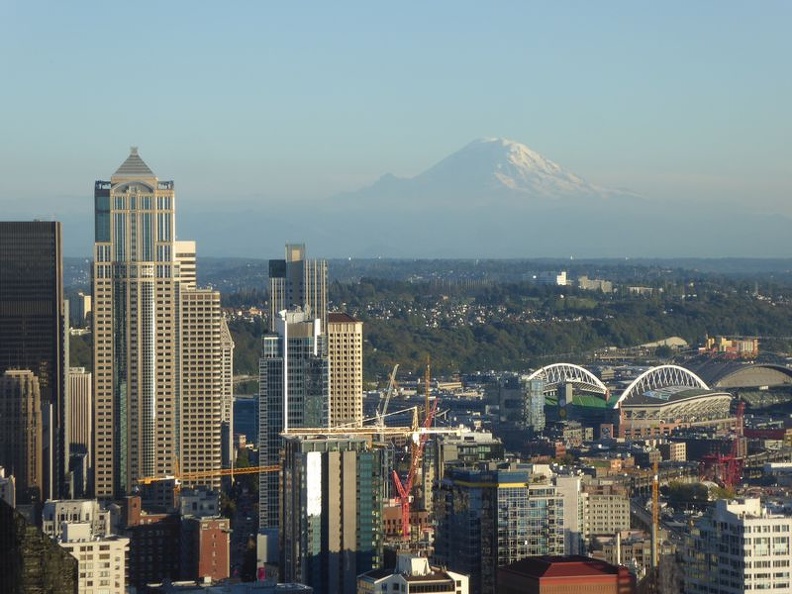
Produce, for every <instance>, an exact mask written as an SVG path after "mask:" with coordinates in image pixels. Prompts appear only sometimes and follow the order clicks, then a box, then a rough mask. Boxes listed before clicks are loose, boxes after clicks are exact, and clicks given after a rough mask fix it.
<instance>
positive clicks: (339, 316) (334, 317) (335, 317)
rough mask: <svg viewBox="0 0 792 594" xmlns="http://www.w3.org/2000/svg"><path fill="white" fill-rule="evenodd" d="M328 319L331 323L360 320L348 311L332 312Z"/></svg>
mask: <svg viewBox="0 0 792 594" xmlns="http://www.w3.org/2000/svg"><path fill="white" fill-rule="evenodd" d="M327 321H328V322H329V323H331V324H349V323H354V322H357V321H358V320H357V319H355V318H353V317H352V316H350V315H349V314H347V313H344V312H340V311H337V312H332V313H328V314H327Z"/></svg>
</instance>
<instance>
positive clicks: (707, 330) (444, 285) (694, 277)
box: [70, 260, 792, 380]
mask: <svg viewBox="0 0 792 594" xmlns="http://www.w3.org/2000/svg"><path fill="white" fill-rule="evenodd" d="M569 264H570V266H569V267H567V268H568V269H569V270H572V269H573V267H574V266H577V267H578V268H579V270H577V269H576V272H575V274H583V273H588V274H590V275H591V276H592V278H593V277H595V276H598V277H602V278H608V279H611V280H613V286H614V291H613V292H611V293H603V292H599V291H585V290H582V289H578V288H574V287H571V286H548V285H539V284H536V283H534V282H531V281H530V280H527V279H529V277H530V274H528V273H526V270H529V271H530V270H531V269H532V268H531V267H533V269H535V270H541V269H542V266H545V265H543V264H541V263H532V264H530V265H529V263H525V262H519V261H502V262H501V261H491V262H490V261H487V262H485V261H481V262H479V261H470V262H461V261H377V260H372V261H349V262H347V261H339V262H333V263H331V265H330V266H329V268H330V270H331V271H333V272H334V273H333V275H331V282H330V283H329V285H328V299H329V306H330V309H331V311H345V312H347V313H349V314H351V315H353V316H355V317H357V318H359V319H360V320H362V321H363V322H364V365H365V375H366V378H367V379H369V380H374V379H377V378H384V377H386V376H387V374H388V373H389V371H390V369H391V368H392V366H393V365H394V364H395V363H399V364H400V365H401V367H402V369H403V370H404V371H405V372H407V371H411V370H412V371H415V372H418V370H419V369H421V368H422V366H423V365H424V364H425V361H426V357H427V356H430V357H431V361H432V368H433V370H434V372H435V373H438V374H450V373H455V372H462V373H469V372H475V371H484V370H490V369H495V370H517V371H520V370H525V369H527V368H531V367H536V366H538V365H541V364H545V363H549V362H553V361H560V360H565V361H570V362H578V363H586V362H591V361H592V358H593V357H594V355H595V354H597V353H602V352H603V351H604V350H605V349H608V348H611V347H615V348H626V347H634V346H637V345H640V344H644V343H647V342H652V341H656V340H660V339H663V338H667V337H670V336H679V337H681V338H683V339H685V340H686V341H687V342H688V343H690V344H691V345H697V344H699V343H701V341H702V340H704V338H705V337H706V336H708V335H709V336H718V335H724V336H731V337H734V336H758V337H760V349H761V351H762V352H763V353H768V354H769V353H787V352H789V351H790V350H792V346H791V345H792V340H790V337H792V315H791V314H792V300H790V296H791V295H792V276H790V274H789V270H788V269H786V268H783V266H782V264H783V262H776V261H769V263H768V262H766V261H757V262H755V263H754V262H750V261H742V260H740V261H735V262H731V261H723V262H721V261H701V262H692V263H691V264H696V266H697V267H698V268H697V269H693V270H691V269H686V268H681V267H671V266H667V265H665V264H664V265H659V264H652V265H650V264H647V263H643V264H640V263H637V262H636V263H632V262H630V263H622V264H620V265H618V266H617V265H616V264H614V263H612V262H610V263H607V265H605V264H602V265H599V266H598V267H594V268H592V266H593V264H592V263H578V262H575V263H569ZM705 265H708V266H716V265H717V267H718V268H719V269H722V270H724V272H720V273H715V272H711V271H708V270H707V271H703V270H702V269H701V268H702V267H703V266H705ZM770 265H772V266H773V267H774V268H773V269H771V270H765V269H764V268H763V266H764V267H767V266H770ZM751 267H755V271H754V272H753V273H750V272H748V271H747V269H749V268H751ZM216 268H217V271H216V273H215V275H214V276H212V275H210V276H208V279H209V280H210V281H211V283H212V285H213V286H218V287H221V292H222V300H223V306H224V307H225V308H226V311H227V313H228V315H229V324H230V328H231V331H232V334H233V336H234V341H235V344H236V349H235V368H236V369H235V371H236V373H237V374H243V375H255V374H257V371H258V358H259V351H260V339H261V335H262V333H263V331H264V328H265V327H266V320H264V319H263V318H262V317H260V316H257V315H255V314H250V312H249V310H250V308H258V309H259V310H260V311H267V298H268V295H267V292H266V290H265V289H264V288H263V287H266V286H267V282H266V279H265V278H263V276H262V275H266V270H265V266H264V264H263V263H258V264H256V263H250V262H245V263H242V264H240V265H238V266H229V265H225V266H219V265H218V266H217V267H216ZM732 269H734V270H732ZM211 270H213V269H212V268H211V267H210V272H211ZM366 272H368V273H371V274H373V275H375V276H359V275H360V274H361V273H366ZM570 278H575V276H574V275H573V274H572V273H570ZM630 286H641V287H644V288H647V291H644V294H640V295H637V294H634V293H633V292H631V291H630V289H629V287H630ZM222 287H225V288H222ZM231 287H235V288H234V289H232V288H231ZM90 339H91V337H90V334H86V335H82V336H72V338H71V342H70V362H71V364H72V365H80V366H85V367H88V368H90V365H91V361H90V359H91V355H90V348H91V347H90ZM658 355H662V356H663V357H667V356H669V355H670V353H669V352H667V350H665V349H660V352H658Z"/></svg>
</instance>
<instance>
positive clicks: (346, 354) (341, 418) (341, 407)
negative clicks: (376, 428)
mask: <svg viewBox="0 0 792 594" xmlns="http://www.w3.org/2000/svg"><path fill="white" fill-rule="evenodd" d="M327 355H328V358H329V362H330V405H329V411H330V420H329V423H330V426H331V427H340V426H344V427H360V426H361V425H362V424H363V322H361V321H360V320H356V319H355V318H353V317H352V316H350V315H348V314H345V313H329V314H327Z"/></svg>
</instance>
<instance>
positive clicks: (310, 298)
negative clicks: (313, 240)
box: [269, 243, 327, 333]
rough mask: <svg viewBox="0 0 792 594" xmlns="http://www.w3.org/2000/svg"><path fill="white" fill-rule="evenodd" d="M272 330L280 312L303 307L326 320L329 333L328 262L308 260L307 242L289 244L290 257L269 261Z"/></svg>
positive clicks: (325, 323)
mask: <svg viewBox="0 0 792 594" xmlns="http://www.w3.org/2000/svg"><path fill="white" fill-rule="evenodd" d="M269 281H270V317H269V320H270V324H269V330H270V332H275V331H276V329H275V326H276V322H277V319H278V312H281V311H284V310H291V309H294V308H295V307H300V308H302V309H303V310H304V311H306V312H308V313H309V316H311V317H312V318H319V319H320V320H322V328H321V331H322V332H323V333H326V332H327V262H326V261H325V260H306V259H305V245H304V244H293V243H290V244H286V258H285V259H283V260H270V261H269Z"/></svg>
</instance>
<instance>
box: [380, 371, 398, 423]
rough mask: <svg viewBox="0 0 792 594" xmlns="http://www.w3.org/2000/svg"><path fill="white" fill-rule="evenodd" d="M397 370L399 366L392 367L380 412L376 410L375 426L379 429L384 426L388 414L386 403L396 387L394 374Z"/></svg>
mask: <svg viewBox="0 0 792 594" xmlns="http://www.w3.org/2000/svg"><path fill="white" fill-rule="evenodd" d="M398 370H399V364H398V363H396V365H394V366H393V371H391V374H390V379H389V380H388V388H387V389H386V390H385V400H384V401H383V403H382V410H379V408H378V409H377V425H378V426H379V427H384V426H385V417H386V415H387V414H388V403H389V402H390V399H391V396H392V395H393V390H394V388H395V387H396V372H397V371H398Z"/></svg>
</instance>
